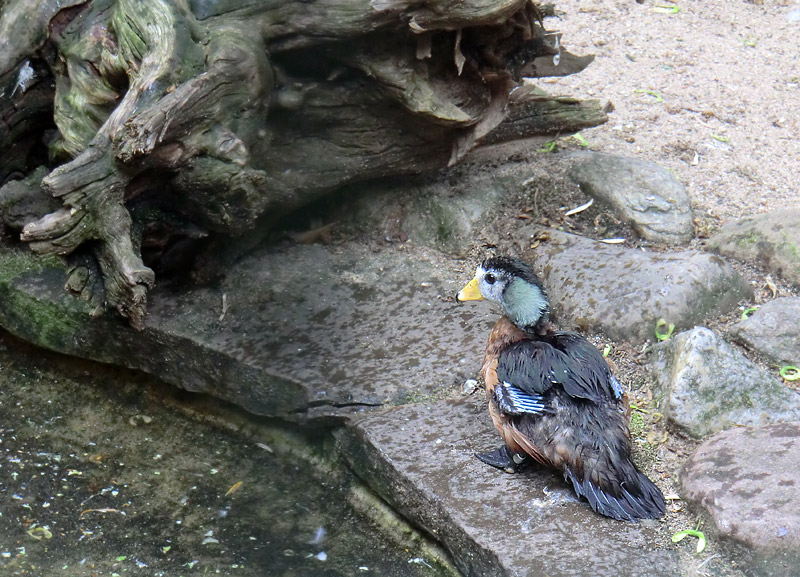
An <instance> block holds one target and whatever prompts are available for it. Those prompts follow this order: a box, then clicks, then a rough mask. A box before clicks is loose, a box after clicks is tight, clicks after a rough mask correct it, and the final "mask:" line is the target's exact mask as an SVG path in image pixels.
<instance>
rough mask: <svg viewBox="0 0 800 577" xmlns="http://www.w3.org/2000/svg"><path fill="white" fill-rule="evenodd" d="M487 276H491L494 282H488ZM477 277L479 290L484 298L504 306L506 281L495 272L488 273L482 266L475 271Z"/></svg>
mask: <svg viewBox="0 0 800 577" xmlns="http://www.w3.org/2000/svg"><path fill="white" fill-rule="evenodd" d="M487 275H490V276H489V278H490V279H491V278H494V282H492V283H489V282H487V280H486V276H487ZM475 277H476V278H477V279H478V289H479V290H480V291H481V294H482V295H483V298H485V299H486V300H490V301H493V302H496V303H500V304H502V299H503V290H504V289H505V287H506V279H505V278H504V277H500V276H499V275H498V274H497V273H495V272H493V271H487V270H486V269H484V268H483V267H482V266H478V268H476V269H475Z"/></svg>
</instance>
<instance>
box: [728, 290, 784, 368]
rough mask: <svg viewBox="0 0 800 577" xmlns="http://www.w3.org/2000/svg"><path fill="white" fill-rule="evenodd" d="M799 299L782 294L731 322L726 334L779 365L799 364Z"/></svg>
mask: <svg viewBox="0 0 800 577" xmlns="http://www.w3.org/2000/svg"><path fill="white" fill-rule="evenodd" d="M798 319H800V298H798V297H782V298H777V299H774V300H771V301H769V302H766V303H764V304H763V305H761V306H759V307H758V310H756V311H755V312H754V313H753V314H752V315H750V316H749V317H747V318H746V319H743V320H742V321H740V322H738V323H736V324H735V325H733V326H732V327H731V328H730V330H729V331H728V334H729V335H730V336H731V338H732V339H733V340H734V341H736V342H738V343H741V344H742V345H744V346H746V347H747V348H749V349H752V350H754V351H758V352H759V353H761V354H762V355H765V356H766V357H768V358H769V359H770V360H771V361H772V362H774V363H776V364H779V365H800V330H798V326H797V321H798Z"/></svg>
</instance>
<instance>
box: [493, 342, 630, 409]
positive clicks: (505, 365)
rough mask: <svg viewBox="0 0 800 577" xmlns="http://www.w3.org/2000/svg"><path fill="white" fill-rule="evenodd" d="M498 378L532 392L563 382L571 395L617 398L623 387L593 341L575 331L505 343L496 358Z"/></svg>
mask: <svg viewBox="0 0 800 577" xmlns="http://www.w3.org/2000/svg"><path fill="white" fill-rule="evenodd" d="M497 378H498V380H499V381H500V382H504V381H505V382H508V383H512V384H513V385H515V386H516V387H519V388H520V389H522V390H523V391H525V392H527V393H528V394H531V395H541V394H543V393H545V392H547V390H548V389H550V387H552V386H553V385H554V384H560V385H561V386H562V387H563V388H564V391H566V393H567V394H568V395H570V396H571V397H577V398H581V399H588V400H591V401H599V400H601V399H608V398H614V399H618V398H619V397H620V396H621V395H622V390H621V387H620V386H619V383H618V382H617V380H616V379H615V378H614V377H613V376H612V375H611V371H610V370H609V369H608V364H607V363H606V360H605V359H604V358H603V355H602V354H600V351H598V350H597V349H596V348H595V347H594V346H592V344H591V343H590V342H589V341H587V340H586V339H584V338H583V337H581V336H580V335H578V334H575V333H554V334H553V335H548V336H546V337H542V338H540V339H537V340H524V341H519V342H517V343H514V344H513V345H510V346H508V347H506V349H505V350H503V351H502V352H501V353H500V356H499V358H498V361H497Z"/></svg>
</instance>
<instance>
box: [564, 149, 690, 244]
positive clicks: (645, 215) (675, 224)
mask: <svg viewBox="0 0 800 577" xmlns="http://www.w3.org/2000/svg"><path fill="white" fill-rule="evenodd" d="M576 156H577V158H578V161H577V162H576V163H575V165H574V166H573V167H572V169H571V170H570V172H569V175H570V177H571V178H572V180H573V181H575V182H576V183H577V184H578V185H580V187H581V189H582V190H583V191H584V192H586V194H588V195H589V196H591V197H592V198H595V199H597V200H599V201H600V202H603V203H605V204H607V205H610V206H611V208H612V209H613V210H614V212H615V213H616V214H617V216H618V217H619V218H620V219H621V220H623V221H625V222H627V223H628V224H630V225H631V227H632V228H633V230H634V231H636V234H638V235H639V236H640V237H642V238H643V239H645V240H650V241H653V242H659V243H664V244H686V243H688V242H689V241H690V240H692V237H693V236H694V220H693V218H692V207H691V204H690V202H689V195H688V194H687V193H686V189H685V188H684V186H683V185H682V184H681V183H680V182H678V180H677V179H676V178H675V176H674V175H673V174H672V173H671V172H670V171H668V170H667V169H666V168H662V167H660V166H658V165H657V164H654V163H652V162H649V161H646V160H639V159H636V158H624V157H621V156H613V155H611V154H601V153H594V152H591V153H578V154H577V155H576Z"/></svg>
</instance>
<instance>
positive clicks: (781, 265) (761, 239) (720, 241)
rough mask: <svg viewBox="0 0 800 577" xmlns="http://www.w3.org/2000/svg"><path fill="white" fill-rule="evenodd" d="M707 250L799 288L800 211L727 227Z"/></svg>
mask: <svg viewBox="0 0 800 577" xmlns="http://www.w3.org/2000/svg"><path fill="white" fill-rule="evenodd" d="M708 246H709V248H711V249H712V250H714V251H716V252H718V253H720V254H722V255H726V256H731V257H734V258H738V259H740V260H744V261H747V262H750V263H753V264H755V265H757V266H759V267H764V268H766V269H767V270H768V271H769V272H772V273H775V274H777V275H780V276H782V277H783V278H785V279H786V280H787V281H789V282H791V283H793V284H795V285H797V286H800V208H789V209H781V210H775V211H772V212H766V213H763V214H757V215H754V216H750V217H745V218H743V219H741V220H738V221H735V222H731V223H729V224H726V225H725V226H723V227H722V228H721V229H720V230H719V232H717V233H716V234H715V235H713V236H712V237H711V238H710V239H709V241H708Z"/></svg>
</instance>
